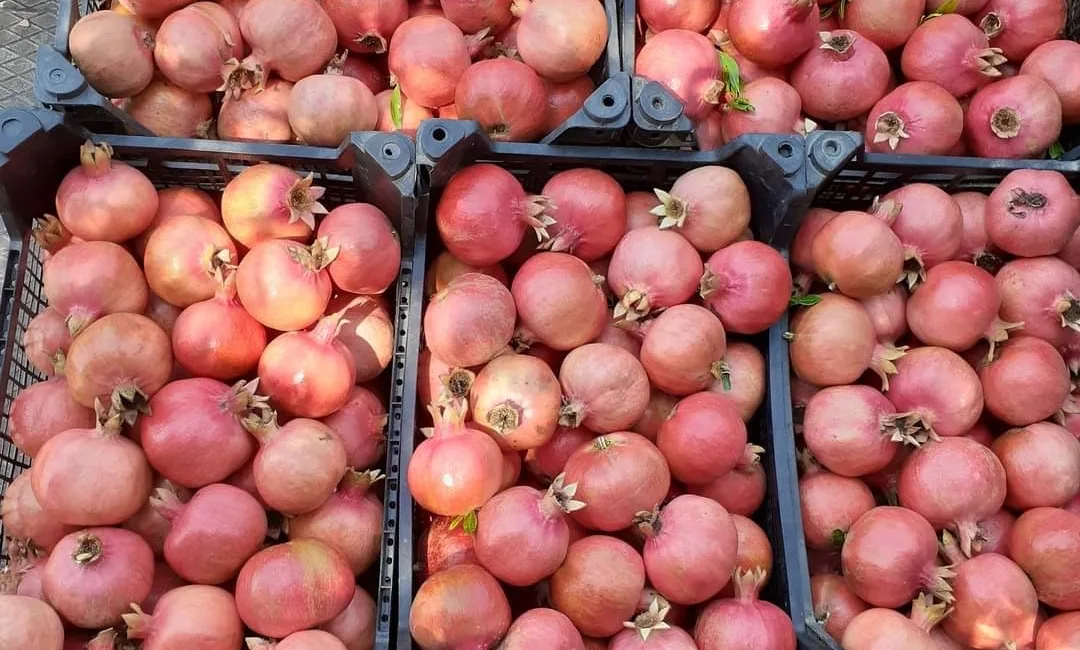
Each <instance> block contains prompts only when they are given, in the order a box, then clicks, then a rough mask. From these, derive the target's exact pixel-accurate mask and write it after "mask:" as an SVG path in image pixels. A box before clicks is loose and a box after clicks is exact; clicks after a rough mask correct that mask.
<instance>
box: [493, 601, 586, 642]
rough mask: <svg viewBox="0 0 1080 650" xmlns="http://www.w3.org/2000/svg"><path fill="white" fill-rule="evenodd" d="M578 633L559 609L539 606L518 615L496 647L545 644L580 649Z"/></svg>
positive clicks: (579, 635) (580, 640) (579, 634)
mask: <svg viewBox="0 0 1080 650" xmlns="http://www.w3.org/2000/svg"><path fill="white" fill-rule="evenodd" d="M582 644H583V641H582V639H581V633H580V632H578V630H577V628H576V627H574V624H573V623H572V622H571V621H570V619H569V618H567V617H566V615H565V614H563V613H562V612H557V611H555V610H554V609H547V608H544V607H538V608H536V609H530V610H529V611H527V612H525V613H524V614H522V615H521V616H518V617H517V618H516V619H515V620H514V622H513V623H512V624H511V625H510V629H509V630H508V631H507V633H506V636H505V637H503V640H502V642H501V643H500V644H499V647H500V648H501V649H502V650H531V649H532V648H535V647H538V646H544V645H547V646H548V647H554V648H575V649H577V648H583V647H584V646H583V645H582Z"/></svg>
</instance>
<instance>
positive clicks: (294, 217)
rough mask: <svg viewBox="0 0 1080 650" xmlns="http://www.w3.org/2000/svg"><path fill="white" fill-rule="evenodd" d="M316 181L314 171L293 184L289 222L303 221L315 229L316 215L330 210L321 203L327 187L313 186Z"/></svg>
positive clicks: (288, 199) (289, 198)
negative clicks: (320, 200)
mask: <svg viewBox="0 0 1080 650" xmlns="http://www.w3.org/2000/svg"><path fill="white" fill-rule="evenodd" d="M314 182H315V174H314V173H309V174H308V175H307V176H305V177H304V178H300V179H297V181H296V182H295V183H293V186H292V187H290V188H289V193H288V197H287V199H286V201H287V204H288V206H289V223H296V222H297V221H302V222H303V223H304V225H306V226H307V227H308V228H311V229H312V230H314V229H315V215H316V214H326V213H327V212H329V211H328V210H327V209H326V206H324V205H323V204H322V203H319V199H321V198H322V197H323V195H324V194H326V188H325V187H319V186H313V185H312V183H314ZM324 239H325V238H324ZM324 246H325V243H324ZM331 261H333V260H331Z"/></svg>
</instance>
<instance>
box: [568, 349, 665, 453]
mask: <svg viewBox="0 0 1080 650" xmlns="http://www.w3.org/2000/svg"><path fill="white" fill-rule="evenodd" d="M559 383H560V384H561V385H562V388H563V406H562V408H561V409H560V411H559V424H561V425H563V426H568V427H585V428H587V429H590V430H592V431H596V432H598V433H607V432H611V431H622V430H625V429H628V428H629V427H631V426H633V424H634V423H635V422H637V420H638V419H639V418H640V417H641V415H642V413H644V412H645V407H646V406H647V405H648V403H649V394H650V390H649V378H648V375H647V374H646V372H645V369H644V368H643V367H642V365H641V363H640V362H639V361H638V360H637V358H636V357H634V355H632V354H631V353H629V352H627V351H626V350H624V349H623V348H620V347H617V346H614V345H610V344H607V343H590V344H588V345H583V346H581V347H579V348H576V349H574V350H573V351H572V352H571V353H570V354H568V355H566V358H565V359H564V360H563V363H562V366H561V367H560V368H559Z"/></svg>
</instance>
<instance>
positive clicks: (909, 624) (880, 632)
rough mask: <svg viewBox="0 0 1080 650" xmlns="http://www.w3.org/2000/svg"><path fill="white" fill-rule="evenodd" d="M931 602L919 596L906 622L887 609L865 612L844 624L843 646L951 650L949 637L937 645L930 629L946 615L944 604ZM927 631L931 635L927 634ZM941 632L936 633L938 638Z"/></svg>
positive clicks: (853, 648)
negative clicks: (845, 626)
mask: <svg viewBox="0 0 1080 650" xmlns="http://www.w3.org/2000/svg"><path fill="white" fill-rule="evenodd" d="M932 602H933V600H932V599H930V598H928V597H926V596H925V595H921V596H919V598H918V599H916V600H915V602H914V603H913V604H912V613H911V617H910V618H908V617H906V616H904V615H903V614H901V613H899V612H894V611H893V610H891V609H882V608H873V609H868V610H866V611H864V612H861V613H860V614H857V615H856V616H855V618H853V619H852V620H851V622H850V623H848V626H847V628H846V629H845V630H844V636H843V646H844V647H845V648H850V649H851V650H890V649H892V648H896V649H899V648H904V649H905V650H909V649H910V650H953V646H954V645H955V642H954V641H952V639H950V638H949V637H944V638H945V639H947V640H945V641H938V640H937V639H938V638H940V637H936V636H935V635H933V631H932V628H933V627H934V626H935V625H937V624H938V623H939V622H940V621H941V619H942V618H944V617H945V615H946V614H948V610H947V609H946V605H945V604H941V603H939V604H937V605H931V604H930V603H932ZM927 630H931V632H927ZM940 634H941V632H938V635H940Z"/></svg>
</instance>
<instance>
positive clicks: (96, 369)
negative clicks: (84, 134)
mask: <svg viewBox="0 0 1080 650" xmlns="http://www.w3.org/2000/svg"><path fill="white" fill-rule="evenodd" d="M110 154H111V150H110V148H109V147H108V146H107V145H103V146H95V145H93V144H91V143H87V144H86V145H85V146H84V147H83V149H82V164H81V166H79V167H77V168H76V169H74V170H72V171H71V172H69V173H68V174H67V175H66V176H65V178H64V179H63V181H62V182H61V184H60V186H59V188H58V190H57V195H56V210H57V215H58V216H57V217H48V218H47V219H46V220H44V221H43V222H41V223H40V224H38V228H37V230H36V231H35V233H34V234H35V237H36V239H37V241H38V243H39V244H40V246H41V248H42V249H43V254H44V255H45V261H44V277H43V283H42V286H43V289H44V296H45V298H47V299H48V307H47V308H45V309H44V310H43V311H41V312H40V313H39V314H37V315H36V316H35V317H34V318H33V319H32V320H31V321H30V323H29V325H28V326H27V328H26V331H25V336H24V337H23V348H24V352H25V359H26V360H27V361H28V362H29V363H30V364H32V365H33V366H34V367H35V368H36V369H37V371H39V372H40V373H42V374H44V375H47V376H49V379H47V380H45V381H42V382H40V383H35V384H31V385H29V386H26V387H25V388H23V389H22V391H21V392H19V393H18V395H17V396H16V397H15V399H14V400H13V403H12V406H11V412H10V416H9V420H8V430H7V432H6V433H7V434H8V435H9V436H10V438H11V440H12V441H13V442H14V443H15V445H16V446H17V447H18V449H19V450H20V451H21V452H22V453H24V454H26V456H28V457H31V458H32V464H31V466H30V468H29V469H28V470H26V471H24V472H23V473H21V474H19V475H18V476H17V477H15V479H14V481H13V482H12V483H11V484H10V485H8V486H7V488H6V491H5V493H4V499H3V510H2V513H3V532H4V535H5V536H6V538H7V542H6V550H7V555H8V556H9V562H8V565H7V567H6V568H5V570H4V571H3V573H2V574H0V585H2V586H3V589H2V591H3V592H4V593H5V594H6V595H3V596H0V612H2V615H0V619H2V620H3V621H4V623H3V625H0V645H3V647H5V648H7V647H11V648H21V649H24V650H59V649H60V647H61V645H62V644H63V643H64V640H65V634H66V637H67V640H68V642H69V643H70V644H71V645H72V646H74V644H76V643H85V642H87V641H89V640H90V638H91V637H92V636H93V634H94V631H99V630H105V631H104V632H102V633H101V634H100V635H98V636H97V637H96V639H95V643H96V644H97V645H96V646H94V647H95V648H96V650H106V649H109V648H114V647H115V648H122V647H127V646H125V645H124V643H126V639H142V640H143V641H142V643H143V645H142V647H143V648H145V649H146V650H154V649H155V648H177V647H193V648H194V647H198V648H200V650H237V649H238V648H239V647H240V646H241V645H242V642H243V639H242V637H243V636H244V634H245V627H246V628H247V629H249V630H250V631H251V632H252V633H253V634H254V635H258V637H259V638H257V639H253V640H251V641H250V642H249V643H250V644H251V645H250V647H253V648H256V647H260V648H261V647H264V646H267V645H268V644H269V643H270V642H269V641H262V640H260V639H261V638H262V637H270V638H274V639H281V638H283V639H284V640H283V641H281V643H280V645H279V646H278V647H279V648H280V650H285V649H286V648H307V647H316V646H315V645H314V644H316V643H319V644H321V645H318V646H317V647H319V648H325V649H327V650H334V649H335V648H337V649H339V650H340V649H348V650H368V649H370V648H371V647H372V644H373V643H374V620H375V604H374V601H373V600H372V598H371V596H370V595H369V594H368V593H367V592H366V591H365V590H364V589H362V588H361V587H358V586H357V584H356V578H357V576H359V575H360V574H363V573H365V572H366V571H368V569H369V567H371V566H372V564H373V563H374V562H375V560H376V559H377V558H378V556H379V552H380V547H381V543H382V542H381V537H382V535H381V532H382V518H383V506H382V501H381V499H380V497H379V494H378V490H376V489H373V488H375V487H377V485H376V484H377V482H378V480H379V479H380V478H381V474H380V472H378V471H377V470H375V469H372V468H375V467H378V466H379V465H380V464H381V463H382V462H383V454H384V444H383V443H384V430H385V426H386V420H387V414H386V409H385V406H384V403H385V402H384V397H383V396H382V394H381V392H382V391H381V389H380V388H379V387H378V386H377V385H374V384H372V383H371V382H372V381H374V380H376V379H377V378H378V377H379V376H380V375H381V374H382V372H383V370H384V369H385V368H386V367H387V365H388V364H389V361H390V357H391V355H392V353H393V336H394V326H393V323H392V322H391V320H390V316H389V314H388V312H387V308H386V305H385V304H384V299H383V297H382V296H381V295H380V294H382V293H383V292H384V291H386V289H387V288H388V287H390V286H391V285H392V284H393V283H394V281H395V280H396V277H397V272H398V268H399V265H400V246H399V243H398V240H397V235H396V233H395V232H394V230H393V228H392V226H391V224H390V221H389V219H388V218H387V216H386V215H385V214H383V213H382V212H381V211H380V210H379V209H378V208H376V207H375V206H372V205H369V204H364V203H350V204H344V205H340V206H339V207H336V208H334V209H333V210H330V211H329V213H327V210H326V208H324V207H323V206H322V204H321V203H320V202H319V199H320V198H321V197H322V195H323V193H324V189H323V188H320V187H317V186H314V185H313V184H312V177H311V176H308V177H306V178H305V177H301V176H299V175H298V174H297V173H296V172H295V171H293V170H292V169H289V168H288V167H284V166H281V165H276V164H260V165H255V166H252V167H249V168H247V169H245V170H244V171H242V172H241V173H239V174H238V175H237V176H235V177H234V178H233V179H232V180H231V181H229V182H228V184H227V185H226V186H225V188H224V192H223V193H222V195H221V197H220V207H219V205H218V201H217V200H215V199H214V198H213V197H212V196H211V195H209V194H207V193H206V192H203V191H201V190H199V189H196V188H189V187H171V188H167V189H162V190H160V191H158V190H155V188H154V186H153V184H152V183H151V181H150V180H149V179H147V177H146V176H144V175H143V174H142V173H141V172H140V171H138V170H137V169H135V168H133V167H131V166H129V165H127V164H125V163H122V162H118V161H114V160H111V157H110ZM317 218H318V219H319V221H318V223H316V219H317ZM139 260H141V264H140V261H139ZM309 327H310V329H308V328H309ZM230 383H231V385H230ZM267 511H271V512H269V513H268V512H267ZM282 515H284V517H282ZM286 539H287V540H288V541H285V540H286ZM65 628H66V632H65ZM314 628H321V630H322V631H317V630H314ZM305 643H306V644H309V645H304V644H305ZM64 647H71V646H64ZM80 647H81V646H80Z"/></svg>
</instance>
